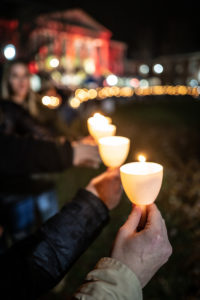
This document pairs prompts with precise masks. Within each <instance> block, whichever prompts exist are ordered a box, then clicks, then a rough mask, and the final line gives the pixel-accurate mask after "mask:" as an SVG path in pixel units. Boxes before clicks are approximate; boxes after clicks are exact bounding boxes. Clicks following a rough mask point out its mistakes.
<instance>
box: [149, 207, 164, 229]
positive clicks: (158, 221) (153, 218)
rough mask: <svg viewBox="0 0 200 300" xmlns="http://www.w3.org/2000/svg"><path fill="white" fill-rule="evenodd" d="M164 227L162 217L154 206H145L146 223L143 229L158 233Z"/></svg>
mask: <svg viewBox="0 0 200 300" xmlns="http://www.w3.org/2000/svg"><path fill="white" fill-rule="evenodd" d="M164 227H165V223H164V220H163V218H162V215H161V213H160V211H159V209H158V208H157V206H156V205H155V204H151V205H148V206H147V223H146V226H145V229H148V230H151V231H154V232H160V231H163V229H164Z"/></svg>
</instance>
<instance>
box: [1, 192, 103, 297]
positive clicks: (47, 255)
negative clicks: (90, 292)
mask: <svg viewBox="0 0 200 300" xmlns="http://www.w3.org/2000/svg"><path fill="white" fill-rule="evenodd" d="M107 221H108V209H107V208H106V206H105V205H104V204H103V202H102V201H101V200H100V199H99V198H97V197H96V196H94V195H93V194H92V193H90V192H88V191H86V190H83V189H81V190H79V192H78V193H77V195H76V196H75V198H74V199H73V201H72V202H71V203H69V204H68V205H66V206H65V207H64V208H63V209H62V210H61V212H60V213H58V214H57V215H55V216H54V217H53V218H51V219H49V220H48V222H47V223H45V224H44V225H43V226H42V227H41V229H40V230H39V231H38V232H37V234H35V235H33V236H31V237H29V238H28V239H26V240H24V241H22V242H20V243H18V244H16V245H15V246H14V247H12V248H11V249H10V250H9V251H8V252H7V253H6V254H4V255H3V256H1V257H0V291H1V296H2V295H5V296H4V297H3V298H2V299H16V298H17V299H21V300H23V299H26V300H27V299H29V300H31V299H36V298H37V297H39V296H40V295H41V294H43V293H45V292H47V291H48V290H49V289H51V288H53V287H54V286H55V285H56V284H57V283H58V282H59V280H60V279H61V278H62V277H63V276H64V275H65V274H66V272H67V271H68V270H69V268H70V267H71V266H72V265H73V263H74V262H75V261H76V260H77V259H78V258H79V257H80V255H81V254H82V253H83V252H84V251H85V250H86V249H87V247H88V246H89V245H90V244H91V242H92V241H93V240H94V238H95V237H96V236H97V234H98V233H99V232H100V230H101V229H102V227H103V226H104V225H105V223H106V222H107Z"/></svg>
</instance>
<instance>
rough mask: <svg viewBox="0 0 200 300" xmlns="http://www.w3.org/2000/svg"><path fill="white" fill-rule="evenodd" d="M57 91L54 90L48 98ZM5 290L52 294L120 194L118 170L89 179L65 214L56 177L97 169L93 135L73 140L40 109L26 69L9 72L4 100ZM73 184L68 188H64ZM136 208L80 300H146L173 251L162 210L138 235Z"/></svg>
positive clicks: (1, 235)
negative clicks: (148, 289) (79, 168)
mask: <svg viewBox="0 0 200 300" xmlns="http://www.w3.org/2000/svg"><path fill="white" fill-rule="evenodd" d="M48 93H51V95H52V93H54V95H56V90H55V89H53V91H52V88H51V90H49V91H46V94H47V95H48ZM0 140H1V147H0V157H1V163H0V254H1V255H0V266H1V268H0V279H1V280H0V282H1V283H0V286H1V293H2V296H3V298H2V299H13V298H15V297H17V298H20V299H37V298H38V297H39V296H41V295H42V294H44V293H46V292H47V291H49V290H50V289H51V288H53V287H54V286H55V285H56V284H57V283H58V282H59V281H60V280H61V279H62V278H63V276H64V275H65V274H66V273H67V271H68V270H69V268H70V267H71V266H72V265H73V264H74V262H75V261H76V260H77V259H78V258H79V257H80V255H81V254H82V253H83V252H84V251H85V250H86V249H87V248H88V247H89V245H90V244H91V243H92V241H93V240H94V239H95V238H96V237H97V235H98V234H99V233H100V232H101V230H102V228H103V227H104V226H105V225H106V224H107V223H108V220H109V211H110V210H112V209H114V208H115V207H116V206H117V205H118V203H119V201H120V197H121V193H122V189H121V182H120V176H119V169H112V170H111V169H108V170H107V171H106V172H104V173H103V174H101V175H99V176H97V177H96V178H93V179H91V181H90V182H89V183H88V185H87V186H86V187H85V189H80V190H79V191H77V194H76V195H75V197H74V198H73V199H72V201H71V202H70V203H68V204H66V205H65V206H64V207H63V209H62V210H61V211H60V212H59V209H58V197H57V193H56V190H55V181H54V177H53V174H54V173H57V172H62V171H64V170H66V169H68V168H70V167H77V166H86V167H88V168H98V167H99V164H100V163H101V160H100V157H99V154H98V146H97V144H96V143H95V141H94V140H93V139H92V138H91V137H84V138H80V139H76V140H75V139H74V137H73V135H72V133H71V132H70V128H69V126H68V123H67V121H66V118H62V117H61V115H60V114H59V113H58V112H57V111H56V110H50V109H49V108H48V107H45V106H44V105H42V102H41V96H40V95H38V94H36V93H34V92H33V91H32V90H31V88H30V74H29V70H28V67H27V64H26V63H25V62H23V61H20V60H16V61H12V62H10V64H9V65H7V66H5V72H4V74H3V78H2V82H1V99H0ZM66 184H69V185H70V182H66ZM140 217H141V210H140V208H138V207H134V208H133V211H132V213H131V214H130V216H129V218H128V220H127V221H126V223H125V224H124V225H123V226H122V227H121V229H120V230H119V232H118V235H117V237H116V240H115V242H114V246H113V249H112V251H111V255H110V257H107V258H102V259H101V260H100V261H99V262H98V263H97V265H96V267H95V269H94V270H92V271H91V272H90V273H89V274H88V275H87V277H86V282H85V283H84V284H83V285H82V286H81V287H80V289H79V291H77V292H76V293H75V294H74V296H73V298H74V299H142V288H143V287H144V286H145V285H146V284H147V283H148V281H149V280H150V279H151V278H152V276H153V275H154V274H155V273H156V272H157V270H158V269H159V268H160V267H161V266H162V265H163V264H164V263H165V262H166V261H167V260H168V258H169V256H170V255H171V252H172V249H171V245H170V243H169V240H168V236H167V230H166V226H165V222H164V220H163V218H162V216H161V214H160V212H159V210H158V208H157V207H156V205H154V204H153V205H150V206H149V207H148V210H147V223H146V225H145V227H144V228H143V229H142V230H140V231H138V224H139V221H140Z"/></svg>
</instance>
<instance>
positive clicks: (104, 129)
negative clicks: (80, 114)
mask: <svg viewBox="0 0 200 300" xmlns="http://www.w3.org/2000/svg"><path fill="white" fill-rule="evenodd" d="M88 131H89V133H90V135H91V136H92V137H93V138H94V139H95V140H96V141H97V142H98V140H99V139H100V138H102V137H106V136H113V135H115V134H116V126H115V125H113V124H108V123H107V124H106V123H102V124H96V125H95V124H91V123H90V122H89V120H88Z"/></svg>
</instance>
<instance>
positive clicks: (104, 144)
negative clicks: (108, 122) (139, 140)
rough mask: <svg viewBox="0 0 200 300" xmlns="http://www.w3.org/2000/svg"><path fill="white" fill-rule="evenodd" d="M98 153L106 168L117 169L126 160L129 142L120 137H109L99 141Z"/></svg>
mask: <svg viewBox="0 0 200 300" xmlns="http://www.w3.org/2000/svg"><path fill="white" fill-rule="evenodd" d="M98 144H99V153H100V156H101V158H102V161H103V163H104V164H105V165H106V166H107V167H112V168H115V167H119V166H121V165H122V164H123V163H124V161H125V160H126V158H127V156H128V153H129V148H130V140H129V139H128V138H126V137H122V136H109V137H103V138H101V139H99V143H98Z"/></svg>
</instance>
